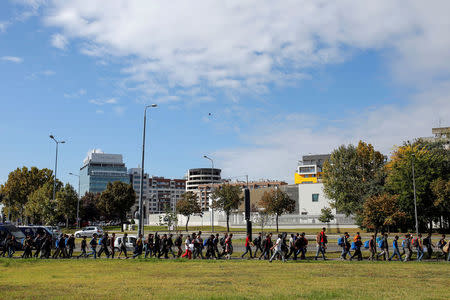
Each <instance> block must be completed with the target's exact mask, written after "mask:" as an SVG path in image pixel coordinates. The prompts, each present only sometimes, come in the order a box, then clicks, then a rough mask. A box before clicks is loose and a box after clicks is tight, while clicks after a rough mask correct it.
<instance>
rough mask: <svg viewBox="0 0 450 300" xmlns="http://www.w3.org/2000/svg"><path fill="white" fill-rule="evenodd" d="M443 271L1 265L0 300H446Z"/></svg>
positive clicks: (256, 264) (420, 266) (264, 265)
mask: <svg viewBox="0 0 450 300" xmlns="http://www.w3.org/2000/svg"><path fill="white" fill-rule="evenodd" d="M449 286H450V264H448V263H445V262H440V263H431V262H428V263H416V262H410V263H397V262H391V263H386V262H373V263H372V262H340V261H330V262H321V261H319V262H315V261H306V262H288V263H285V264H283V263H281V262H279V261H275V262H273V263H271V264H270V263H268V262H267V261H246V260H244V261H243V260H235V261H179V260H170V261H160V260H131V259H130V260H114V261H112V260H106V259H103V260H97V261H94V260H44V261H43V260H18V259H13V260H8V259H0V295H1V296H0V298H1V299H9V298H15V299H26V298H29V299H40V298H68V299H71V298H78V299H85V298H88V299H92V298H107V297H108V298H111V299H118V298H128V299H131V298H133V299H139V298H141V299H147V298H154V299H203V298H208V299H262V298H271V299H299V298H304V299H380V298H386V299H448V287H449Z"/></svg>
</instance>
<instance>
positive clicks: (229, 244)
mask: <svg viewBox="0 0 450 300" xmlns="http://www.w3.org/2000/svg"><path fill="white" fill-rule="evenodd" d="M225 253H226V256H225V257H226V259H231V255H232V254H233V234H232V233H230V235H228V238H227V239H226V240H225Z"/></svg>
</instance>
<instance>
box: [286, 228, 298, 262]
mask: <svg viewBox="0 0 450 300" xmlns="http://www.w3.org/2000/svg"><path fill="white" fill-rule="evenodd" d="M298 237H299V234H298V233H297V238H298ZM295 241H296V236H295V235H294V234H293V233H291V237H290V238H289V252H288V253H287V255H286V259H289V257H291V255H292V254H294V256H295V252H296V249H295Z"/></svg>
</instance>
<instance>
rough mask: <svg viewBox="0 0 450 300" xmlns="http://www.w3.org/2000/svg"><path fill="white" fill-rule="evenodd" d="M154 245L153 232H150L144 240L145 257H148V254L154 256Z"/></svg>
mask: <svg viewBox="0 0 450 300" xmlns="http://www.w3.org/2000/svg"><path fill="white" fill-rule="evenodd" d="M153 247H154V244H153V234H151V233H149V234H148V235H147V239H146V240H145V241H144V249H145V255H144V258H147V256H150V258H151V257H152V252H153Z"/></svg>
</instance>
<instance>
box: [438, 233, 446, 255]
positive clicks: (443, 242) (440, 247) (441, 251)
mask: <svg viewBox="0 0 450 300" xmlns="http://www.w3.org/2000/svg"><path fill="white" fill-rule="evenodd" d="M445 245H447V241H446V240H445V234H443V235H442V238H441V239H440V240H439V242H438V243H437V245H436V246H437V249H438V250H439V251H438V252H437V253H436V260H439V257H441V256H443V257H444V260H445V251H444V247H445Z"/></svg>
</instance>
